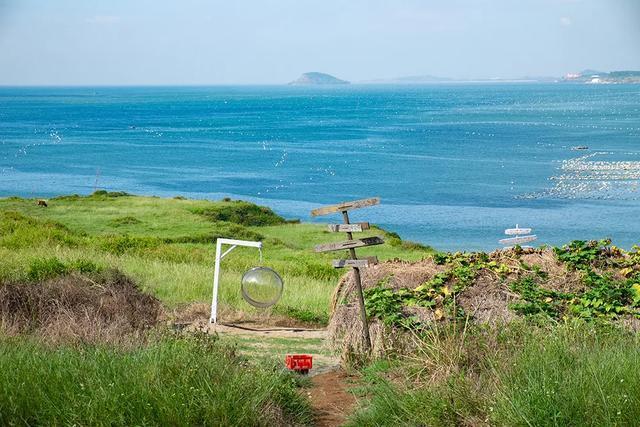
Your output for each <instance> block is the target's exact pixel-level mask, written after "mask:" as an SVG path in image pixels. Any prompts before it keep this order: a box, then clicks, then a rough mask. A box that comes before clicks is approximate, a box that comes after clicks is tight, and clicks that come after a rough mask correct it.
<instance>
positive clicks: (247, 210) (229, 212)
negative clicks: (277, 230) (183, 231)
mask: <svg viewBox="0 0 640 427" xmlns="http://www.w3.org/2000/svg"><path fill="white" fill-rule="evenodd" d="M192 212H194V213H196V214H198V215H202V216H204V217H206V218H207V219H209V220H211V221H214V222H219V221H225V222H231V223H234V224H240V225H245V226H265V225H279V224H284V223H286V221H285V219H284V218H282V217H281V216H279V215H277V214H276V213H274V212H273V211H272V210H271V209H269V208H266V207H264V206H258V205H254V204H253V203H249V202H244V201H241V200H237V201H233V202H221V203H218V204H217V205H215V206H211V207H207V208H196V209H193V211H192Z"/></svg>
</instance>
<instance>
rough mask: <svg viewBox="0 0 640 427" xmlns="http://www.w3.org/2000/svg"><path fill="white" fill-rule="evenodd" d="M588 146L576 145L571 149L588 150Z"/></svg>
mask: <svg viewBox="0 0 640 427" xmlns="http://www.w3.org/2000/svg"><path fill="white" fill-rule="evenodd" d="M588 149H589V147H588V146H586V145H576V146H575V147H571V151H580V150H588Z"/></svg>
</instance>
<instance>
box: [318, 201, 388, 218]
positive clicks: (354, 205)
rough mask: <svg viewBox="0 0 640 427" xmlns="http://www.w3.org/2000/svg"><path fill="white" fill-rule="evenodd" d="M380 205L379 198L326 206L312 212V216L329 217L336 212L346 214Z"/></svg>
mask: <svg viewBox="0 0 640 427" xmlns="http://www.w3.org/2000/svg"><path fill="white" fill-rule="evenodd" d="M379 204H380V198H379V197H373V198H371V199H362V200H354V201H353V202H343V203H339V204H337V205H331V206H324V207H322V208H318V209H314V210H312V211H311V216H320V215H329V214H332V213H336V212H345V211H350V210H352V209H359V208H366V207H367V206H375V205H379Z"/></svg>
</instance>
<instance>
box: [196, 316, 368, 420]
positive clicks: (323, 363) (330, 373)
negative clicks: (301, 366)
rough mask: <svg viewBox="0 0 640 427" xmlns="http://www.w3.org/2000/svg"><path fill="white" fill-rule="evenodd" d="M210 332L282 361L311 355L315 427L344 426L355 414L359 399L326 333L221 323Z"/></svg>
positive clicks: (310, 395)
mask: <svg viewBox="0 0 640 427" xmlns="http://www.w3.org/2000/svg"><path fill="white" fill-rule="evenodd" d="M209 331H210V332H213V331H215V332H217V333H219V334H220V335H221V336H225V335H226V336H230V337H235V339H237V340H239V341H238V342H240V343H241V344H242V345H243V346H244V347H243V348H244V349H245V351H247V352H248V353H251V352H260V353H265V352H268V353H270V354H276V355H278V356H279V357H282V358H284V354H285V353H296V352H297V353H308V354H312V355H313V364H314V367H313V369H312V370H311V372H310V373H309V375H310V377H311V382H312V387H310V388H309V389H306V390H305V392H306V394H307V396H308V398H309V401H310V402H311V406H312V407H313V410H314V412H315V414H316V423H315V425H317V426H319V427H337V426H341V425H343V424H344V423H345V421H346V419H347V417H348V416H349V414H351V413H352V412H353V410H354V407H355V404H356V399H355V397H354V396H353V394H351V393H350V392H349V388H350V387H351V384H350V382H351V380H352V379H351V378H350V377H349V376H348V375H347V374H346V373H345V372H344V371H343V370H342V369H341V368H340V361H339V359H338V358H337V357H336V356H335V355H333V354H332V353H331V352H329V351H328V350H327V348H326V346H325V345H324V341H325V338H326V330H324V329H305V328H295V327H293V328H286V327H265V326H263V325H259V324H251V323H243V324H240V325H239V324H236V325H222V324H218V325H216V326H210V327H209Z"/></svg>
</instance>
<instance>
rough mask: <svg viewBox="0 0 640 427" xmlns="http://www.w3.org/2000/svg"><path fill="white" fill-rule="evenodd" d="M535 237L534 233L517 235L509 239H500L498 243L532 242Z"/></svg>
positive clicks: (517, 243)
mask: <svg viewBox="0 0 640 427" xmlns="http://www.w3.org/2000/svg"><path fill="white" fill-rule="evenodd" d="M537 238H538V237H537V236H536V235H535V234H532V235H531V236H518V237H511V238H509V239H501V240H498V243H500V244H501V245H519V244H520V243H529V242H533V241H534V240H536V239H537Z"/></svg>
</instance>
